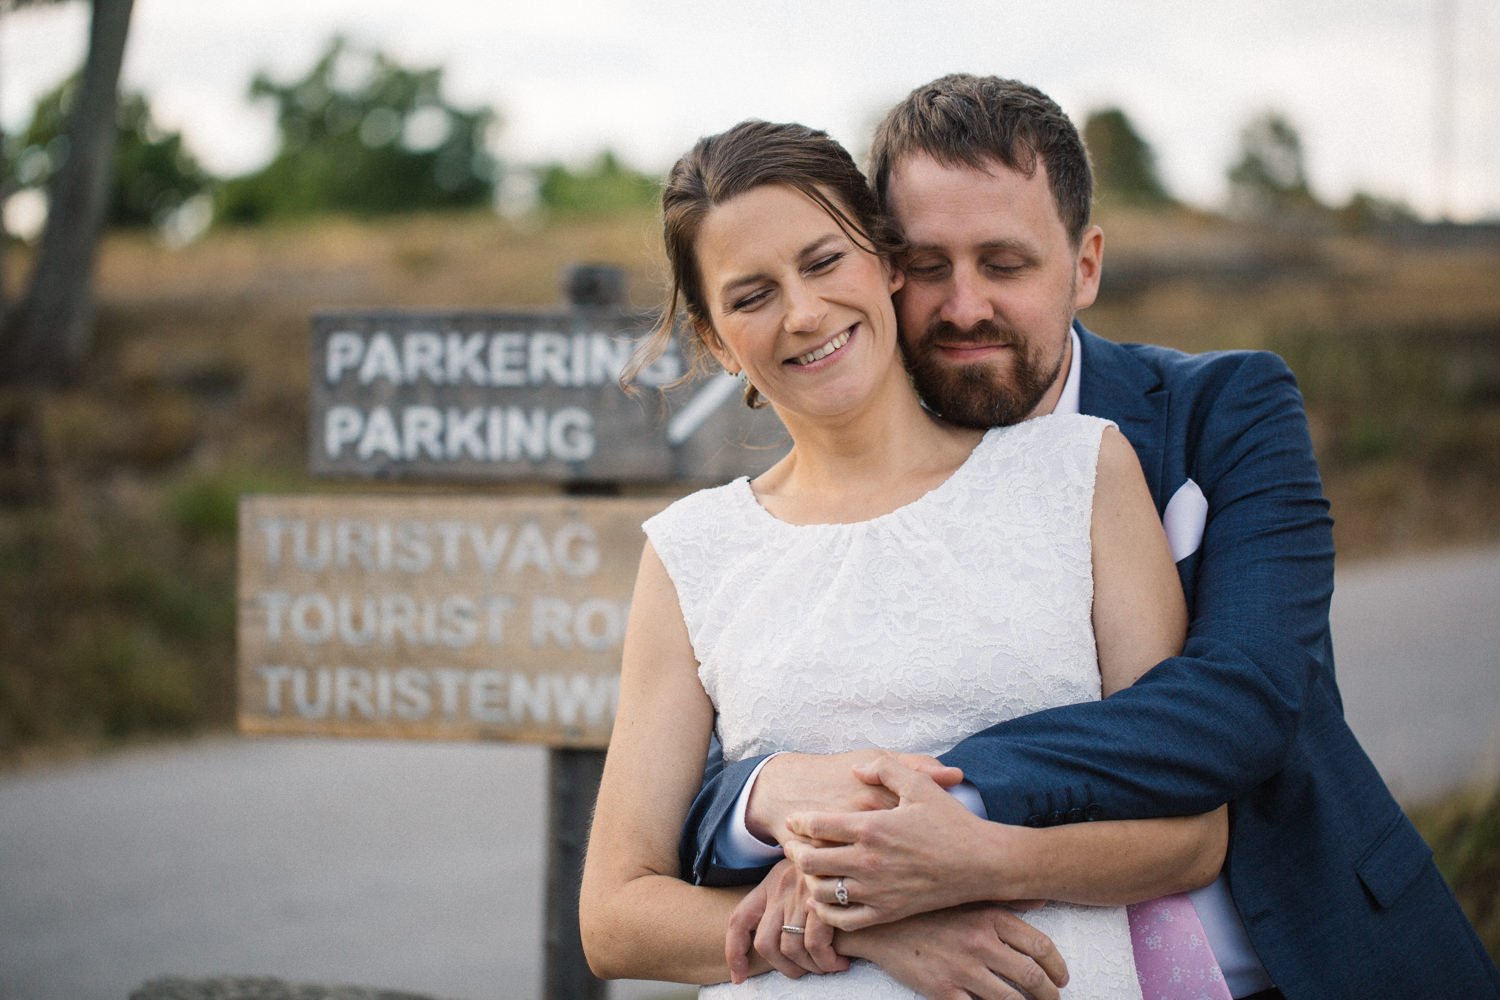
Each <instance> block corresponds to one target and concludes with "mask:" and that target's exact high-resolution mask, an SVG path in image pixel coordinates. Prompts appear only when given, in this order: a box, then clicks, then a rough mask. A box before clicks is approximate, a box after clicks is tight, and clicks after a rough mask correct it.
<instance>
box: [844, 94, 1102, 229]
mask: <svg viewBox="0 0 1500 1000" xmlns="http://www.w3.org/2000/svg"><path fill="white" fill-rule="evenodd" d="M924 153H925V154H926V155H928V156H930V157H932V158H933V159H934V160H935V161H937V162H938V163H940V164H942V165H944V166H948V167H958V166H964V167H972V168H974V169H976V170H984V169H987V168H988V167H989V166H990V165H991V164H992V163H994V162H997V161H998V162H999V163H1002V164H1004V165H1005V166H1007V167H1009V168H1010V169H1012V170H1016V171H1019V172H1020V173H1023V174H1025V175H1027V176H1028V177H1029V176H1031V175H1032V174H1034V173H1035V172H1036V165H1037V161H1038V160H1040V161H1041V163H1042V164H1043V166H1044V167H1045V168H1046V171H1047V183H1048V185H1049V186H1050V188H1051V190H1052V200H1053V201H1054V202H1055V203H1056V205H1057V215H1058V218H1060V219H1062V223H1063V228H1065V229H1066V230H1067V232H1068V237H1069V239H1070V240H1072V242H1073V245H1074V246H1075V247H1076V246H1078V244H1079V241H1080V240H1082V239H1083V233H1084V230H1085V229H1087V228H1088V225H1089V210H1090V206H1091V203H1092V201H1093V192H1094V179H1093V172H1092V171H1091V170H1090V169H1089V155H1088V151H1087V150H1086V149H1085V148H1084V145H1083V139H1082V137H1081V136H1079V134H1078V130H1077V129H1076V128H1074V127H1073V123H1072V122H1071V121H1070V120H1069V119H1068V116H1067V115H1066V114H1064V113H1063V110H1062V108H1060V107H1058V106H1057V103H1056V102H1055V101H1053V100H1052V98H1050V97H1048V96H1047V95H1046V94H1044V93H1042V92H1041V91H1040V90H1037V89H1036V88H1035V87H1032V86H1029V85H1027V84H1024V83H1021V82H1019V81H1017V80H1003V79H1001V78H999V77H995V76H972V75H970V74H968V73H953V74H950V75H949V76H945V77H942V78H940V79H937V80H934V81H932V82H931V83H929V84H925V85H923V86H921V87H918V88H917V89H916V90H913V91H912V92H911V93H910V94H909V95H907V97H906V99H905V100H904V101H902V102H901V103H900V104H898V105H896V106H895V107H894V108H892V109H891V111H890V113H889V114H887V115H886V116H885V120H884V121H883V122H881V123H880V127H879V128H878V129H876V131H875V141H874V144H873V145H872V147H871V150H870V183H871V184H872V185H873V186H874V189H875V196H876V198H877V199H879V201H880V204H881V207H882V209H884V210H886V211H889V205H888V204H887V198H888V190H887V189H888V187H889V184H890V179H891V171H892V170H894V169H895V168H896V166H897V165H898V164H899V163H900V162H901V161H902V160H904V159H906V158H908V157H911V156H918V155H921V154H924Z"/></svg>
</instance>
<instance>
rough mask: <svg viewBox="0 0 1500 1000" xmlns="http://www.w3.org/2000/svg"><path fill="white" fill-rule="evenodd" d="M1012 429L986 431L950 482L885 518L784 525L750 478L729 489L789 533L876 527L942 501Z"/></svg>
mask: <svg viewBox="0 0 1500 1000" xmlns="http://www.w3.org/2000/svg"><path fill="white" fill-rule="evenodd" d="M1033 419H1036V418H1033ZM1016 426H1019V425H1016ZM1009 429H1011V428H1008V427H991V428H990V429H989V430H987V431H985V432H984V436H982V437H981V438H980V439H979V440H978V441H977V442H975V444H974V447H973V448H972V449H970V451H969V453H968V454H967V455H965V456H964V460H963V461H962V462H960V463H958V466H957V467H956V468H954V470H953V471H952V472H950V473H949V474H948V478H947V479H944V480H943V481H942V482H941V483H938V484H937V485H936V486H934V487H933V488H932V489H930V490H928V491H927V492H926V493H923V494H922V495H921V496H918V497H914V498H912V499H911V500H908V501H907V502H906V503H904V504H902V505H901V506H899V507H896V508H893V509H891V510H888V511H886V512H885V513H884V514H877V515H875V516H874V517H867V518H862V519H860V520H857V521H812V522H809V523H807V524H797V523H795V522H793V521H785V520H782V519H781V518H779V517H777V516H776V515H775V514H772V513H771V512H770V511H769V510H767V509H766V507H765V505H764V504H762V503H761V502H760V498H759V497H757V496H756V495H755V490H754V489H753V488H752V487H751V486H750V477H749V476H740V477H739V478H737V479H734V480H731V481H730V483H729V486H730V487H732V488H734V490H735V492H736V494H737V496H738V497H739V498H740V501H741V503H742V504H744V505H745V506H746V507H747V508H748V509H749V510H750V512H751V516H753V517H758V518H760V519H761V520H763V521H769V522H771V523H773V524H777V525H780V526H781V527H783V528H786V529H789V530H794V531H803V530H808V531H810V530H814V529H818V528H854V527H858V526H860V525H876V524H880V523H881V522H884V521H888V520H891V519H893V518H897V517H901V516H904V515H905V514H906V513H907V512H909V511H912V510H915V509H917V508H919V507H921V506H923V505H925V504H927V503H930V502H932V501H933V500H935V499H936V498H938V497H940V496H941V495H942V494H943V493H945V492H947V491H948V490H949V489H954V488H956V486H955V484H956V483H958V482H959V481H960V480H961V479H962V478H964V477H965V475H966V470H968V469H969V468H970V467H971V466H972V465H973V464H974V458H975V456H976V455H978V454H979V452H980V450H981V449H983V448H985V447H986V446H988V445H989V443H990V442H991V441H992V440H998V439H999V438H1000V437H1001V436H1002V435H1003V433H1004V432H1005V431H1007V430H1009Z"/></svg>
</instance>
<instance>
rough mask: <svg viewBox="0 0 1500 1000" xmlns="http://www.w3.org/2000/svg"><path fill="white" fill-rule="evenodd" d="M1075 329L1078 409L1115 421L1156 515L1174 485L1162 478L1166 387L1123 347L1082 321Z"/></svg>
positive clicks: (1163, 505) (1169, 496)
mask: <svg viewBox="0 0 1500 1000" xmlns="http://www.w3.org/2000/svg"><path fill="white" fill-rule="evenodd" d="M1075 327H1076V328H1077V330H1078V339H1079V343H1080V345H1081V346H1082V351H1083V363H1082V365H1081V366H1080V368H1079V387H1078V408H1079V409H1080V410H1081V411H1082V412H1084V413H1088V414H1091V415H1093V416H1096V417H1105V418H1107V419H1109V420H1113V421H1114V422H1115V423H1116V424H1118V425H1119V428H1120V432H1121V433H1122V434H1124V435H1125V437H1126V438H1127V439H1129V441H1130V443H1131V444H1132V445H1133V446H1134V447H1135V453H1136V455H1137V456H1139V458H1140V460H1141V469H1142V471H1143V472H1144V473H1145V475H1146V483H1147V485H1148V486H1150V488H1151V496H1152V497H1153V498H1154V499H1155V500H1156V511H1157V513H1158V514H1160V513H1161V512H1162V511H1163V510H1164V509H1165V507H1166V503H1167V501H1168V500H1170V499H1171V496H1172V491H1173V490H1174V489H1175V488H1176V486H1177V485H1179V484H1176V483H1169V482H1166V481H1165V480H1164V476H1165V475H1166V470H1165V468H1164V467H1163V457H1164V455H1165V447H1164V444H1165V440H1166V432H1167V402H1168V392H1167V388H1166V386H1164V385H1163V384H1162V381H1161V379H1160V378H1159V377H1158V376H1157V374H1156V372H1155V371H1153V370H1152V369H1151V368H1150V367H1149V366H1147V365H1146V364H1144V363H1143V362H1142V361H1141V360H1140V359H1139V358H1137V357H1136V356H1135V355H1134V354H1132V353H1131V352H1130V351H1128V350H1126V349H1125V348H1124V347H1121V346H1120V345H1119V344H1116V343H1114V342H1112V341H1109V340H1105V339H1104V338H1103V337H1099V336H1096V335H1094V334H1092V333H1090V332H1089V331H1088V330H1085V329H1084V328H1083V325H1082V324H1081V323H1075Z"/></svg>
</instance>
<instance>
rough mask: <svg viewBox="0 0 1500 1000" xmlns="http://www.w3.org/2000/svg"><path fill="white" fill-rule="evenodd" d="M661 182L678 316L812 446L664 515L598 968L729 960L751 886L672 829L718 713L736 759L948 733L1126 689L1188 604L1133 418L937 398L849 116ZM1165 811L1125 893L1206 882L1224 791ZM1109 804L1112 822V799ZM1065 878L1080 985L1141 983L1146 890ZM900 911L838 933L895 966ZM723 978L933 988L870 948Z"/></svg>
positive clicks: (731, 141)
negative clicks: (1120, 423)
mask: <svg viewBox="0 0 1500 1000" xmlns="http://www.w3.org/2000/svg"><path fill="white" fill-rule="evenodd" d="M663 209H664V234H665V239H666V244H667V252H668V257H669V259H670V261H671V263H672V269H673V282H674V285H673V293H672V297H671V308H670V309H669V310H668V313H667V317H666V319H665V321H664V323H663V329H662V330H660V331H658V335H657V339H658V340H660V339H662V338H665V337H668V336H670V324H671V322H672V320H673V318H674V316H675V313H676V310H677V307H678V304H679V302H680V303H681V305H682V306H683V308H684V310H685V312H686V314H687V318H688V320H689V321H690V325H691V328H692V332H693V335H694V337H695V339H696V342H697V344H698V345H699V346H700V347H701V348H702V349H703V350H704V351H706V352H707V353H708V354H709V355H711V356H712V357H713V358H714V359H715V360H716V361H717V362H718V363H719V364H721V365H722V366H723V367H724V368H725V370H727V371H729V372H731V373H734V374H738V375H740V376H741V377H742V378H743V379H745V381H746V383H747V398H749V399H751V400H754V399H756V398H757V397H764V398H765V399H766V400H768V401H769V402H770V404H771V405H772V406H773V407H775V409H776V411H777V414H778V416H780V418H781V420H782V422H783V423H784V424H785V425H786V428H787V430H788V432H789V433H790V435H791V437H792V440H793V447H792V450H791V451H790V453H789V454H788V455H787V456H786V458H784V459H782V460H781V461H780V462H778V463H777V464H776V465H774V466H772V467H771V468H770V469H769V470H767V471H766V472H765V473H764V474H762V475H761V476H759V477H757V478H756V479H754V480H753V481H748V480H745V479H740V480H736V481H735V482H733V483H730V484H728V485H726V486H723V487H719V488H717V489H713V490H705V491H702V492H700V493H697V494H694V495H692V496H690V497H687V498H684V499H683V500H681V501H679V502H678V503H676V504H674V505H672V507H670V508H668V510H667V511H665V512H663V513H662V514H661V515H658V516H657V517H656V518H653V519H651V521H648V522H647V524H646V531H647V536H648V543H647V545H646V549H645V552H644V553H643V555H642V560H641V566H640V573H639V577H638V579H637V583H636V591H635V597H634V599H633V603H632V607H631V616H630V624H629V627H628V628H627V633H626V638H625V651H624V661H623V665H622V673H621V690H620V702H619V710H618V713H617V716H616V722H615V728H614V734H613V737H612V739H611V743H610V750H609V757H608V761H607V763H606V765H605V773H604V779H603V783H602V785H601V788H600V793H599V802H598V806H597V810H596V814H595V820H594V829H593V834H592V837H591V841H590V847H589V855H588V861H587V864H586V866H585V871H584V880H583V895H582V902H581V923H582V930H583V938H584V946H585V949H586V951H587V953H588V955H589V960H590V963H591V965H592V966H593V967H594V968H595V970H596V971H597V972H599V973H600V974H601V975H605V976H622V977H633V978H652V979H671V980H676V981H682V982H693V983H702V984H710V983H720V982H723V981H724V980H725V979H726V978H728V967H727V964H726V958H725V954H724V946H723V940H724V929H725V927H726V925H727V922H728V918H729V915H730V913H731V911H732V909H733V907H734V905H735V903H736V901H737V900H738V899H739V898H741V896H742V895H743V893H742V892H741V891H737V890H727V889H712V888H701V887H694V886H690V885H688V884H686V883H684V882H682V881H680V880H679V879H678V877H677V876H678V871H677V853H676V845H677V838H678V834H679V831H680V828H681V824H682V820H683V818H684V816H685V814H686V811H687V808H688V805H689V803H690V802H691V800H692V798H693V794H694V793H695V792H696V791H697V788H698V784H699V781H700V778H701V765H702V761H703V757H704V750H705V747H706V746H707V743H708V740H709V736H710V733H711V731H712V729H713V727H714V726H715V725H717V726H718V730H719V735H720V738H721V741H722V743H723V746H724V753H725V757H726V759H729V760H733V759H738V758H740V757H744V756H750V755H755V754H762V753H766V752H768V751H770V750H775V749H795V750H801V751H806V752H833V751H837V750H847V749H855V748H859V747H871V746H884V747H893V748H898V749H903V750H910V751H913V752H917V753H928V754H936V753H939V752H941V751H943V750H944V749H946V748H947V747H948V746H951V745H952V744H953V743H955V742H957V741H958V739H960V738H962V737H963V736H964V735H966V734H968V733H970V732H975V731H978V730H979V729H981V728H983V727H984V726H986V725H989V724H992V723H993V722H995V721H998V720H999V719H1002V718H1007V717H1010V716H1012V715H1016V714H1022V713H1026V712H1031V711H1036V710H1039V709H1042V708H1046V707H1050V706H1052V705H1056V704H1063V703H1068V702H1072V701H1078V700H1083V699H1087V698H1098V697H1100V696H1101V695H1107V694H1109V693H1111V692H1112V691H1114V690H1118V689H1120V688H1122V687H1125V686H1128V685H1129V684H1130V683H1132V682H1133V681H1134V680H1135V679H1136V678H1137V677H1139V676H1140V674H1141V673H1143V672H1144V671H1145V670H1147V669H1149V667H1150V666H1152V665H1153V664H1155V663H1157V662H1158V661H1159V660H1161V659H1163V658H1165V657H1167V656H1170V655H1172V654H1174V653H1175V652H1177V651H1178V649H1179V648H1180V645H1181V642H1182V636H1183V632H1184V629H1185V621H1186V613H1185V611H1184V608H1183V602H1182V595H1181V591H1180V589H1179V585H1178V582H1177V578H1176V574H1175V572H1174V570H1173V567H1172V563H1171V560H1170V556H1169V555H1168V554H1167V548H1166V543H1165V539H1164V538H1163V537H1162V534H1161V529H1160V525H1159V523H1158V522H1157V520H1156V516H1155V509H1154V507H1153V505H1152V503H1151V500H1150V497H1149V496H1148V494H1147V491H1146V487H1145V484H1144V481H1143V479H1142V476H1141V473H1140V469H1139V467H1138V465H1137V463H1136V459H1135V454H1134V452H1133V451H1132V450H1131V448H1130V446H1129V444H1128V443H1127V442H1126V441H1125V439H1124V438H1123V437H1122V436H1121V435H1120V434H1119V433H1118V432H1117V431H1115V430H1114V429H1113V428H1112V426H1110V425H1107V424H1106V423H1105V422H1103V421H1099V420H1096V419H1094V418H1090V417H1080V416H1049V417H1043V418H1037V419H1035V420H1030V421H1026V422H1024V423H1022V424H1019V425H1016V426H1015V427H1010V428H1003V429H997V430H992V431H989V432H985V433H981V432H979V431H974V430H970V429H965V428H959V427H955V426H952V425H949V424H946V423H944V422H942V421H941V420H938V419H937V418H935V417H934V416H933V415H932V414H930V413H929V412H927V411H926V410H924V409H923V408H922V406H921V404H920V402H919V400H918V399H917V397H916V395H915V393H914V392H913V390H912V388H911V386H910V383H909V381H908V380H907V377H906V373H905V370H904V368H903V367H902V365H901V357H900V352H899V348H898V345H897V335H896V323H895V316H894V311H893V308H892V306H891V301H890V294H891V293H892V292H894V291H895V290H897V289H898V288H899V287H900V286H901V283H902V276H901V274H900V272H899V271H898V270H896V269H895V268H894V267H893V266H892V264H891V254H892V252H893V251H894V250H896V249H897V245H896V242H895V240H894V239H893V238H892V236H891V234H890V232H889V230H888V228H887V227H886V225H885V224H884V223H883V222H882V220H880V219H879V217H878V215H877V213H876V211H875V208H874V205H873V201H872V199H871V196H870V194H869V192H868V190H867V188H866V187H865V184H864V181H863V178H862V177H861V176H860V174H859V172H858V170H857V168H855V166H854V164H853V162H852V160H850V158H849V156H848V154H847V153H845V152H844V151H843V149H842V148H840V147H839V146H838V145H837V144H836V143H834V142H832V140H830V139H828V137H827V136H826V135H824V134H823V133H820V132H815V131H812V130H809V129H805V128H802V127H800V126H792V125H771V124H767V123H764V122H746V123H744V124H742V125H740V126H737V127H736V128H734V129H731V130H730V131H728V132H726V133H724V134H722V135H720V136H714V137H710V138H708V139H705V140H703V141H701V142H700V143H699V144H698V145H697V146H696V147H695V148H694V149H693V151H692V152H690V153H689V154H688V155H687V156H685V157H684V158H683V159H682V160H681V161H679V162H678V164H677V166H676V167H675V168H674V169H673V171H672V173H671V175H670V176H669V178H668V181H667V187H666V191H665V193H664V195H663ZM1143 822H1146V823H1150V824H1154V826H1152V827H1150V829H1152V830H1154V831H1155V832H1156V833H1157V834H1158V836H1156V837H1155V839H1156V841H1157V843H1156V844H1155V846H1154V848H1153V849H1152V850H1151V851H1150V852H1149V857H1147V856H1145V855H1144V854H1143V856H1142V859H1141V862H1140V865H1141V868H1140V870H1136V871H1134V872H1132V873H1131V877H1130V879H1129V881H1130V883H1131V886H1132V892H1139V893H1140V894H1141V897H1140V898H1150V897H1152V896H1156V895H1161V894H1165V893H1167V892H1175V891H1179V890H1182V889H1186V888H1191V887H1194V886H1196V885H1201V884H1206V883H1207V882H1208V881H1211V880H1212V877H1213V875H1214V874H1215V873H1216V872H1217V869H1218V867H1219V865H1220V863H1221V862H1222V852H1223V842H1224V834H1225V831H1224V818H1223V813H1222V810H1221V811H1220V812H1219V813H1216V814H1211V815H1209V816H1206V817H1200V818H1195V819H1193V820H1190V821H1186V822H1183V821H1171V820H1168V821H1143ZM1095 826H1096V827H1097V829H1098V832H1097V833H1095V834H1094V835H1095V836H1098V837H1099V838H1100V841H1099V843H1101V844H1104V843H1106V842H1107V840H1106V838H1107V837H1108V836H1109V831H1110V826H1111V824H1102V823H1101V824H1095ZM1137 829H1139V828H1137ZM1048 832H1049V831H1040V833H1041V834H1042V835H1046V834H1047V833H1048ZM1069 835H1070V836H1076V835H1077V831H1070V832H1069ZM1163 857H1166V858H1168V859H1170V863H1167V864H1163V863H1162V859H1163ZM1204 858H1208V863H1207V864H1204V863H1203V859H1204ZM1062 888H1063V889H1064V890H1065V891H1061V892H1056V893H1054V892H1052V891H1051V889H1049V898H1051V897H1052V896H1060V897H1062V898H1064V899H1067V900H1069V902H1067V903H1050V904H1048V905H1047V906H1045V907H1043V908H1042V909H1040V910H1037V911H1034V912H1032V913H1029V914H1028V915H1027V919H1028V921H1030V922H1033V923H1035V925H1036V926H1037V927H1038V928H1039V929H1041V930H1043V931H1044V932H1045V933H1046V934H1048V935H1049V936H1050V937H1051V938H1052V940H1053V941H1054V942H1055V943H1056V945H1057V947H1058V949H1059V950H1060V951H1061V952H1062V954H1063V956H1064V958H1066V959H1067V961H1068V964H1069V971H1070V973H1071V980H1070V986H1069V993H1068V995H1069V996H1070V997H1071V996H1099V997H1120V996H1127V995H1129V994H1130V992H1132V991H1135V974H1134V967H1133V965H1132V964H1131V948H1130V941H1129V934H1128V929H1127V927H1126V923H1125V916H1124V912H1123V910H1121V909H1119V908H1117V907H1102V906H1088V905H1072V904H1090V903H1098V902H1104V901H1108V902H1120V901H1121V900H1120V899H1119V898H1118V897H1119V894H1120V893H1119V889H1118V887H1117V886H1115V885H1094V884H1086V885H1079V884H1072V885H1069V886H1067V887H1062ZM892 926H893V927H897V928H899V926H900V925H892ZM918 926H919V925H915V924H914V925H912V927H911V929H910V930H909V931H908V932H907V933H909V934H919V933H920V930H919V929H918ZM891 936H892V935H891V932H890V930H889V929H886V930H885V931H883V932H881V933H872V932H870V931H857V932H851V933H847V934H841V936H840V938H839V939H838V948H839V951H840V952H841V954H844V955H846V956H850V957H854V958H866V957H867V958H871V959H873V960H874V961H875V962H876V964H879V963H880V961H881V957H880V951H881V948H882V947H883V946H887V945H889V943H890V941H891ZM764 968H766V966H765V964H764V963H763V962H762V963H760V964H759V965H758V966H757V970H763V969H764ZM721 989H724V990H732V989H741V990H745V991H746V993H747V994H754V995H766V996H785V995H790V994H793V993H795V994H806V995H809V996H858V997H861V998H863V1000H873V998H879V997H897V996H911V995H912V994H911V992H910V991H909V990H907V989H905V988H903V987H902V986H901V985H900V984H899V983H897V982H895V981H894V980H892V979H890V978H888V977H886V976H885V975H884V974H882V973H881V971H880V970H879V969H878V968H876V967H875V965H870V964H867V963H865V962H855V963H854V965H853V966H852V967H851V968H850V969H849V970H848V971H847V972H835V973H830V974H828V975H823V976H807V977H804V978H802V979H798V980H796V981H795V982H794V981H792V980H790V979H786V978H782V977H780V976H779V975H776V974H772V975H770V976H759V977H757V978H754V979H751V980H749V981H748V982H747V983H745V984H743V985H742V986H739V987H732V986H725V987H721Z"/></svg>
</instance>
